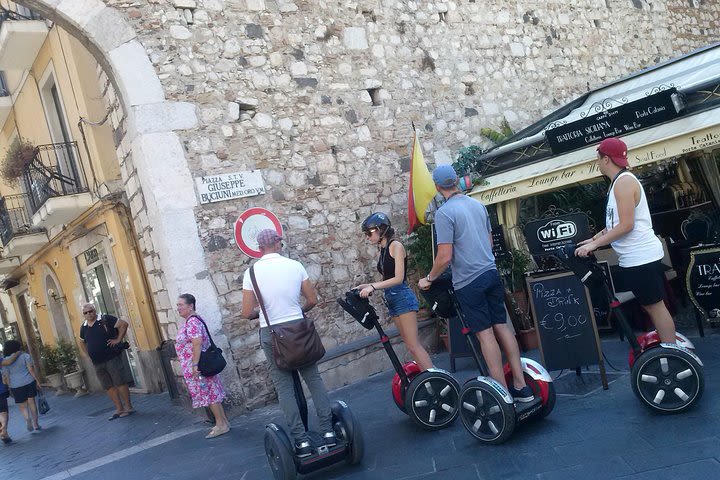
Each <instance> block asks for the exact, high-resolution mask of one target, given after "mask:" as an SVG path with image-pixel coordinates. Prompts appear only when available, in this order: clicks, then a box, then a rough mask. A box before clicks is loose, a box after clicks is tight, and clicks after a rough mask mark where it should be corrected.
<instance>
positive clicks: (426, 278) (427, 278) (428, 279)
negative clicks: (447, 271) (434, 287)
mask: <svg viewBox="0 0 720 480" xmlns="http://www.w3.org/2000/svg"><path fill="white" fill-rule="evenodd" d="M425 280H427V281H428V282H430V283H432V282H433V281H432V280H430V274H429V273H428V274H427V277H425Z"/></svg>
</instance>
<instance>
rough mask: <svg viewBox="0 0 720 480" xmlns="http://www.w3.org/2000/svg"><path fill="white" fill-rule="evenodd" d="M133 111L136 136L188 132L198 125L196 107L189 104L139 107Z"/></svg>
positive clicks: (162, 103) (159, 104) (175, 103)
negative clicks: (174, 131)
mask: <svg viewBox="0 0 720 480" xmlns="http://www.w3.org/2000/svg"><path fill="white" fill-rule="evenodd" d="M132 111H133V113H134V117H133V120H134V122H133V123H132V127H134V132H133V133H134V134H140V135H142V134H144V133H156V132H170V131H173V130H187V129H191V128H195V127H197V125H198V118H197V112H196V107H195V105H194V104H192V103H188V102H159V103H152V104H149V105H137V106H135V107H133V109H132Z"/></svg>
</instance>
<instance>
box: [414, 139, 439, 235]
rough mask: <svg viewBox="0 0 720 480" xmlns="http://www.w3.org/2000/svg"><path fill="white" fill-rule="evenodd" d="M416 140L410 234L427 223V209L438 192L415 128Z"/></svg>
mask: <svg viewBox="0 0 720 480" xmlns="http://www.w3.org/2000/svg"><path fill="white" fill-rule="evenodd" d="M413 133H414V139H413V147H412V154H411V158H410V188H409V189H408V233H411V232H412V231H413V230H415V227H417V226H419V225H420V224H425V223H427V222H426V221H425V209H426V208H427V207H428V205H429V204H430V201H431V200H432V199H433V197H434V196H435V194H436V193H437V190H435V183H434V182H433V179H432V175H430V170H428V168H427V165H425V159H424V158H423V153H422V148H421V147H420V140H419V139H418V135H417V131H416V130H415V129H414V128H413Z"/></svg>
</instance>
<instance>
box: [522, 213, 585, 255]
mask: <svg viewBox="0 0 720 480" xmlns="http://www.w3.org/2000/svg"><path fill="white" fill-rule="evenodd" d="M523 234H524V235H525V240H526V241H527V244H528V249H529V250H530V253H532V254H533V255H547V254H549V253H552V252H553V251H555V250H557V249H558V248H560V247H562V246H563V245H569V244H571V243H575V244H577V243H580V242H581V241H582V240H585V239H587V238H590V224H589V221H588V217H587V215H585V214H584V213H568V214H565V215H559V216H557V217H553V218H545V219H541V220H534V221H532V222H528V223H527V224H526V225H525V228H523Z"/></svg>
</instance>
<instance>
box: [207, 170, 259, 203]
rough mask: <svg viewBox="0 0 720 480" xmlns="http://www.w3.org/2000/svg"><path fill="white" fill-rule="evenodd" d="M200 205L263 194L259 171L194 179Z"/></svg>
mask: <svg viewBox="0 0 720 480" xmlns="http://www.w3.org/2000/svg"><path fill="white" fill-rule="evenodd" d="M195 185H196V187H197V191H198V197H199V198H200V203H214V202H221V201H223V200H232V199H235V198H241V197H252V196H255V195H260V194H263V193H265V184H264V183H263V179H262V175H261V173H260V171H259V170H250V171H245V172H235V173H223V174H219V175H212V176H209V177H195Z"/></svg>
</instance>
